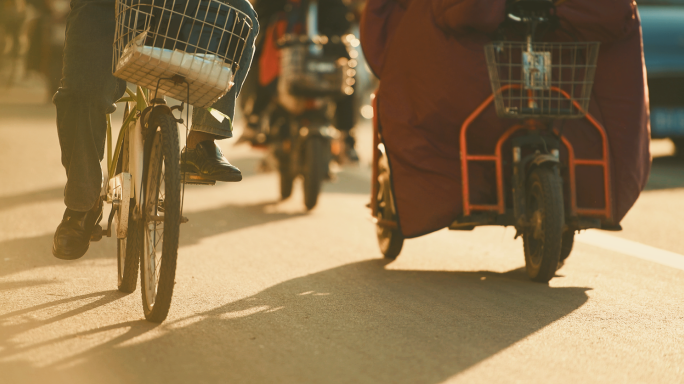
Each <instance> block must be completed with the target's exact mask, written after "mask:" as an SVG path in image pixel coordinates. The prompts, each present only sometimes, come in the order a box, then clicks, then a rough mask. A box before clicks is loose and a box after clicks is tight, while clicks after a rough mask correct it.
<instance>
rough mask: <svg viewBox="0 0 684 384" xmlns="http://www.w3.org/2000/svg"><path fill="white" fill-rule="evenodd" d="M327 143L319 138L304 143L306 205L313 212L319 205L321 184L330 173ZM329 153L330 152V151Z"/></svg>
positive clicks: (303, 168)
mask: <svg viewBox="0 0 684 384" xmlns="http://www.w3.org/2000/svg"><path fill="white" fill-rule="evenodd" d="M326 144H327V142H326V141H325V140H323V139H321V138H318V137H309V138H308V139H307V140H306V142H305V143H304V164H303V167H302V176H303V177H304V205H305V206H306V209H308V210H311V209H313V208H314V207H315V206H316V203H318V195H319V194H320V193H321V184H323V179H324V178H325V176H326V174H327V172H328V162H329V160H328V158H327V157H328V156H326V148H325V147H324V145H326ZM328 152H329V151H328Z"/></svg>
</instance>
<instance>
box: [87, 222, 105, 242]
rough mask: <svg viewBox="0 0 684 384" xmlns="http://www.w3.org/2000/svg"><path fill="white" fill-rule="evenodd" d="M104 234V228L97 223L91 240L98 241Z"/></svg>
mask: <svg viewBox="0 0 684 384" xmlns="http://www.w3.org/2000/svg"><path fill="white" fill-rule="evenodd" d="M103 234H104V230H103V229H102V226H100V225H99V224H97V225H96V226H95V227H94V228H93V231H92V232H91V233H90V242H96V241H100V240H102V235H103Z"/></svg>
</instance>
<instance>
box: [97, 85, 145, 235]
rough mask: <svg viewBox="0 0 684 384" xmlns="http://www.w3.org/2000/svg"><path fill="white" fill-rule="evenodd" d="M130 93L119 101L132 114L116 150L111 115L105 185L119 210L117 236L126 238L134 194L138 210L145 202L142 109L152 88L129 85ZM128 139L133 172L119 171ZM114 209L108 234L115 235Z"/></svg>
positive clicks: (105, 193) (105, 195) (110, 200)
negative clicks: (113, 227)
mask: <svg viewBox="0 0 684 384" xmlns="http://www.w3.org/2000/svg"><path fill="white" fill-rule="evenodd" d="M126 94H127V96H125V97H123V98H121V99H120V100H118V101H117V103H119V102H122V103H128V104H127V106H128V110H129V113H128V116H126V118H125V119H124V122H123V124H122V125H121V131H120V132H119V137H118V139H117V142H116V147H115V150H114V153H113V154H112V120H111V115H107V176H108V180H107V181H105V182H104V185H103V188H102V193H103V195H102V197H103V198H105V200H106V201H107V203H110V204H112V205H113V206H114V207H115V208H117V209H118V210H119V211H120V212H119V223H118V225H117V237H118V238H125V237H126V233H127V230H128V213H129V210H130V209H131V207H130V201H131V198H133V199H135V206H134V207H133V209H134V210H135V211H134V213H135V214H140V208H141V207H142V206H143V203H144V194H143V193H142V186H143V185H142V184H143V183H142V178H143V163H144V146H143V137H142V126H141V121H140V120H141V119H140V117H141V113H142V111H143V110H145V109H146V108H147V107H148V105H149V103H148V100H149V90H147V89H144V88H142V87H140V86H138V87H137V91H135V92H134V91H132V90H130V89H128V88H126ZM126 139H127V140H128V144H129V145H128V153H127V154H126V155H128V164H129V172H121V173H119V174H117V173H116V170H117V167H118V164H119V163H120V162H121V161H123V158H122V155H123V154H122V151H123V148H124V140H126ZM113 215H114V210H113V209H112V213H111V214H110V216H109V220H108V227H107V236H108V237H111V235H112V234H111V224H112V220H113V218H114V216H113Z"/></svg>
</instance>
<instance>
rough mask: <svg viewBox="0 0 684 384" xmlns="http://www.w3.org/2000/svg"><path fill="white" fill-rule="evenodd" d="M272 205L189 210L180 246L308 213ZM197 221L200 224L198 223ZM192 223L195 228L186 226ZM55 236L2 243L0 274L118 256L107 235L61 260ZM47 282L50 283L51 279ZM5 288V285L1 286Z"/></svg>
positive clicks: (113, 243)
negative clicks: (269, 208)
mask: <svg viewBox="0 0 684 384" xmlns="http://www.w3.org/2000/svg"><path fill="white" fill-rule="evenodd" d="M1 201H2V199H0V209H2V205H1V204H2V203H1ZM272 204H273V203H261V204H255V205H226V206H221V207H217V208H213V209H210V210H206V211H200V212H191V213H188V214H187V216H188V217H189V218H190V224H184V225H183V226H182V227H181V238H180V246H181V247H183V246H188V245H191V244H194V243H196V242H198V241H199V240H201V239H202V238H206V237H210V236H215V235H219V234H221V233H227V232H230V231H235V230H239V229H243V228H248V227H252V226H257V225H261V224H266V223H269V222H274V221H279V220H286V219H290V218H294V217H298V216H301V215H304V213H269V212H265V211H264V208H265V207H266V206H269V205H272ZM194 223H200V224H199V225H194ZM188 225H190V226H192V227H191V228H188V227H186V226H188ZM52 236H53V235H52V234H47V235H43V236H36V237H28V238H20V239H12V240H7V241H3V242H0V263H1V264H0V267H1V268H0V277H2V276H6V275H10V274H13V273H17V272H21V271H25V270H29V269H31V268H38V267H45V266H50V265H67V264H71V265H73V264H75V263H78V262H79V261H81V260H89V259H102V258H112V259H113V258H114V256H115V255H116V242H115V241H114V240H113V239H109V238H103V239H102V241H100V242H98V243H92V244H91V245H90V249H89V250H88V253H87V254H86V255H85V256H84V257H83V259H80V260H77V261H63V260H58V259H56V258H54V257H53V256H52V253H51V249H52ZM112 273H114V272H112ZM45 283H46V284H49V283H50V282H45ZM1 289H3V288H2V286H1V285H0V290H1Z"/></svg>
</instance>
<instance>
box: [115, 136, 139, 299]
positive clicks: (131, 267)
mask: <svg viewBox="0 0 684 384" xmlns="http://www.w3.org/2000/svg"><path fill="white" fill-rule="evenodd" d="M121 134H122V135H124V134H126V133H124V132H123V130H122V132H121ZM127 139H128V137H125V138H124V140H123V146H122V148H121V155H120V159H121V160H120V161H121V164H120V168H119V169H117V171H118V172H129V166H128V155H129V153H128V140H127ZM129 207H130V208H129V210H128V230H127V232H126V237H124V238H118V237H117V239H116V259H117V277H118V279H117V280H118V282H117V284H118V289H119V291H121V292H126V293H131V292H133V291H135V288H136V286H137V284H138V282H137V278H138V264H139V263H140V253H141V252H142V237H141V235H142V232H141V230H140V229H139V228H138V227H139V225H140V224H139V223H138V221H137V220H135V218H134V215H133V207H135V199H131V200H130V203H129ZM112 209H114V208H112ZM117 209H121V208H117ZM119 222H120V213H119V212H117V213H116V215H115V216H114V223H115V230H114V231H112V233H113V234H116V229H117V228H119Z"/></svg>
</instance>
